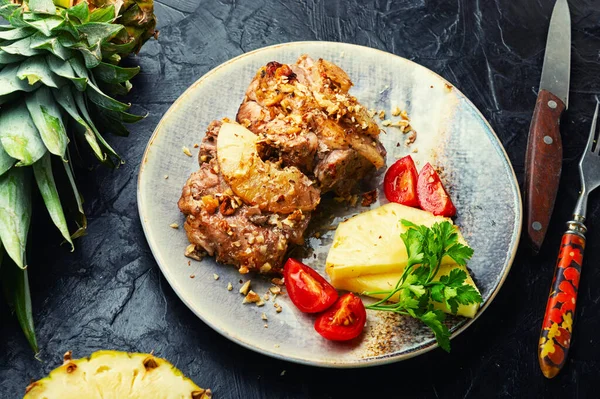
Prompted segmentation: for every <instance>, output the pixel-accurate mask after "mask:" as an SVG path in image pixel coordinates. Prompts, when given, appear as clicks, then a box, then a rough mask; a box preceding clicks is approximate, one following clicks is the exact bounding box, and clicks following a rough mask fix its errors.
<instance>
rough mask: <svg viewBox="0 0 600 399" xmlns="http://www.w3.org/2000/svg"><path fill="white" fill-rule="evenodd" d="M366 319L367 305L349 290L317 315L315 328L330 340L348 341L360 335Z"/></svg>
mask: <svg viewBox="0 0 600 399" xmlns="http://www.w3.org/2000/svg"><path fill="white" fill-rule="evenodd" d="M366 321H367V312H366V311H365V305H363V303H362V301H361V299H360V298H359V297H357V296H356V295H354V294H353V293H351V292H349V293H347V294H345V295H342V296H341V297H340V298H339V299H338V300H337V302H336V303H335V304H334V305H333V306H332V307H331V308H329V309H328V310H327V311H325V312H324V313H323V314H321V315H320V316H319V317H317V320H316V321H315V330H317V332H318V333H319V334H321V335H322V336H323V337H324V338H327V339H329V340H332V341H347V340H349V339H352V338H356V337H358V336H359V335H360V333H361V332H362V330H363V328H365V322H366Z"/></svg>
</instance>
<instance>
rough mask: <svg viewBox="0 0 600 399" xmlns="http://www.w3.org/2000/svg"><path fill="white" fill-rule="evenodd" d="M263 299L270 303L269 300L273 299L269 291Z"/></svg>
mask: <svg viewBox="0 0 600 399" xmlns="http://www.w3.org/2000/svg"><path fill="white" fill-rule="evenodd" d="M263 299H264V300H265V301H268V300H269V299H271V296H270V295H269V292H268V291H267V292H266V293H265V295H263Z"/></svg>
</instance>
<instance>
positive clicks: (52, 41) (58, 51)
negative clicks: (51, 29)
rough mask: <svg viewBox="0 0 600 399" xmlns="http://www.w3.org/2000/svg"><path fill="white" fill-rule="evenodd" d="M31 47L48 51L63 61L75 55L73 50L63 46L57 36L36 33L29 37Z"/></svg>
mask: <svg viewBox="0 0 600 399" xmlns="http://www.w3.org/2000/svg"><path fill="white" fill-rule="evenodd" d="M31 47H32V48H34V49H36V50H46V51H49V52H51V53H52V54H54V55H55V56H57V57H59V58H60V59H62V60H64V61H66V60H68V59H69V58H72V57H73V56H74V55H75V53H74V52H73V50H71V49H68V48H66V47H65V46H63V45H62V44H61V43H60V40H58V38H56V37H46V36H44V35H42V34H37V33H36V34H35V35H34V36H33V37H32V39H31Z"/></svg>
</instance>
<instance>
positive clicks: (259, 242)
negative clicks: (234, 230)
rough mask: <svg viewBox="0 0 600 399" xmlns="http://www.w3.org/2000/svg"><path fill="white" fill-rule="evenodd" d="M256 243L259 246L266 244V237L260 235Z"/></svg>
mask: <svg viewBox="0 0 600 399" xmlns="http://www.w3.org/2000/svg"><path fill="white" fill-rule="evenodd" d="M256 242H257V243H258V244H264V243H265V236H263V235H262V234H259V235H257V236H256Z"/></svg>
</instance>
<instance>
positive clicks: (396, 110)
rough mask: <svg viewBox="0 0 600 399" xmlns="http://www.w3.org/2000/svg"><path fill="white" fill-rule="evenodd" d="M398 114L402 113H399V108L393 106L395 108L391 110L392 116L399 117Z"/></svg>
mask: <svg viewBox="0 0 600 399" xmlns="http://www.w3.org/2000/svg"><path fill="white" fill-rule="evenodd" d="M400 112H402V111H400V107H398V106H395V107H394V108H393V109H392V116H398V115H400Z"/></svg>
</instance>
